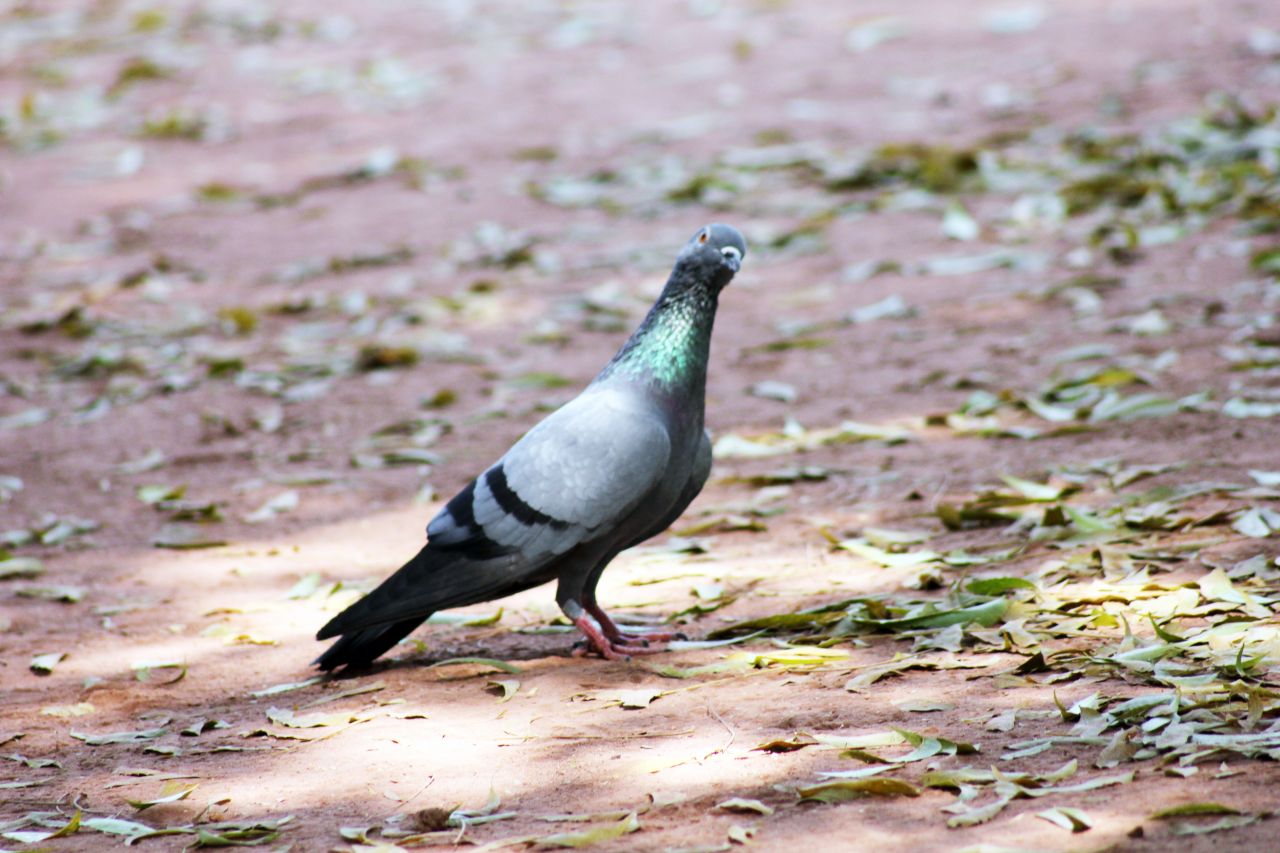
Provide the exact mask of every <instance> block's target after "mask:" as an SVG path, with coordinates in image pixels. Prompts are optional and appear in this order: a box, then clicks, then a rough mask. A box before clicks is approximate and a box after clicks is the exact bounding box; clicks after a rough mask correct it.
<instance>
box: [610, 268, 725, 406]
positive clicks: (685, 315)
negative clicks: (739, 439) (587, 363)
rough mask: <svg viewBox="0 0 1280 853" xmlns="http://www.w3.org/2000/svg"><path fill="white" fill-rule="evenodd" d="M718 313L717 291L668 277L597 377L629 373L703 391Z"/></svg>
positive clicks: (671, 387)
mask: <svg viewBox="0 0 1280 853" xmlns="http://www.w3.org/2000/svg"><path fill="white" fill-rule="evenodd" d="M715 316H716V294H715V293H713V292H711V290H710V289H709V288H706V287H698V286H694V287H678V286H673V283H668V285H667V287H666V289H665V290H663V292H662V295H661V296H660V297H658V301H657V302H656V303H655V304H654V306H653V308H651V309H650V310H649V314H648V316H646V317H645V318H644V322H642V323H641V324H640V328H638V329H636V332H635V334H633V335H632V336H631V338H630V339H629V340H628V341H627V342H626V343H625V344H624V345H623V346H622V349H620V350H619V351H618V354H617V355H615V356H614V357H613V360H612V361H610V362H609V363H608V364H607V365H606V366H605V368H604V370H602V371H601V372H600V375H599V376H598V377H597V379H596V381H597V382H600V381H604V380H607V379H610V378H613V377H619V378H620V377H624V376H625V377H626V378H628V379H630V380H632V381H634V380H637V379H639V380H647V381H650V382H652V383H653V384H654V385H656V386H657V387H658V388H659V389H661V390H662V391H664V392H666V393H672V392H675V391H685V390H692V391H695V392H700V391H701V390H702V389H703V388H705V386H706V382H707V359H708V357H709V355H710V353H711V326H712V324H713V323H714V322H715ZM698 399H699V400H701V394H700V393H699V394H698Z"/></svg>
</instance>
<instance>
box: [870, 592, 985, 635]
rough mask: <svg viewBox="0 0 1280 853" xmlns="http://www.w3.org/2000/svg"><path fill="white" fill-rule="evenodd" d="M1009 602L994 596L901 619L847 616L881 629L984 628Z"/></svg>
mask: <svg viewBox="0 0 1280 853" xmlns="http://www.w3.org/2000/svg"><path fill="white" fill-rule="evenodd" d="M1008 608H1009V602H1008V601H1007V600H1006V599H1003V598H994V599H992V600H991V601H985V602H983V603H981V604H975V605H972V606H971V607H960V608H957V609H954V610H937V611H934V612H932V613H925V614H923V615H920V616H909V617H905V618H902V619H863V618H856V617H849V621H850V622H851V623H853V624H855V625H861V626H864V627H867V628H872V629H876V630H881V631H915V630H920V629H925V628H946V627H948V626H950V625H968V624H970V623H973V622H976V623H978V624H979V625H981V626H983V627H984V628H990V627H991V626H992V625H994V624H996V623H997V622H999V621H1000V619H1001V618H1003V617H1004V613H1005V611H1006V610H1008Z"/></svg>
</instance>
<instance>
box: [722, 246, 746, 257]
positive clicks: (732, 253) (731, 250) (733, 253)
mask: <svg viewBox="0 0 1280 853" xmlns="http://www.w3.org/2000/svg"><path fill="white" fill-rule="evenodd" d="M720 254H722V255H724V256H725V257H726V258H734V259H735V260H742V253H741V252H739V251H738V247H737V246H725V247H724V248H723V249H721V250H720Z"/></svg>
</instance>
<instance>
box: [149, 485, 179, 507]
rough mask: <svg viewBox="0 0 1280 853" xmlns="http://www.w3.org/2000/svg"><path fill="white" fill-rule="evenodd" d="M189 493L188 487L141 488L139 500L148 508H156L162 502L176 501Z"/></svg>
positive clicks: (161, 486) (157, 486)
mask: <svg viewBox="0 0 1280 853" xmlns="http://www.w3.org/2000/svg"><path fill="white" fill-rule="evenodd" d="M186 492H187V487H186V486H185V485H182V486H169V485H150V486H139V487H138V491H137V495H138V500H140V501H142V502H143V503H144V504H146V505H147V506H155V505H156V504H158V503H160V502H161V501H176V500H178V499H179V498H181V497H182V496H183V495H184V494H186Z"/></svg>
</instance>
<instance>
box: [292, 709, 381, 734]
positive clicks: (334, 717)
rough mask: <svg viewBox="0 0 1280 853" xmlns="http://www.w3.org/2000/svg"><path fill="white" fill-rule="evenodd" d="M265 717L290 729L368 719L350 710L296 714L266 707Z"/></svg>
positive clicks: (338, 724)
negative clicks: (331, 712) (332, 712)
mask: <svg viewBox="0 0 1280 853" xmlns="http://www.w3.org/2000/svg"><path fill="white" fill-rule="evenodd" d="M267 719H268V720H270V721H271V722H273V723H275V724H276V725H280V726H285V727H287V728H291V729H316V728H322V727H325V726H342V725H346V724H347V723H356V722H361V721H363V720H367V719H369V718H368V717H363V716H361V715H359V714H355V713H352V712H350V711H342V712H338V713H334V714H323V713H320V714H304V715H298V714H295V713H294V712H293V711H291V710H289V709H288V708H268V709H267Z"/></svg>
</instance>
